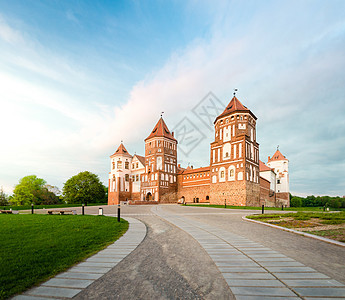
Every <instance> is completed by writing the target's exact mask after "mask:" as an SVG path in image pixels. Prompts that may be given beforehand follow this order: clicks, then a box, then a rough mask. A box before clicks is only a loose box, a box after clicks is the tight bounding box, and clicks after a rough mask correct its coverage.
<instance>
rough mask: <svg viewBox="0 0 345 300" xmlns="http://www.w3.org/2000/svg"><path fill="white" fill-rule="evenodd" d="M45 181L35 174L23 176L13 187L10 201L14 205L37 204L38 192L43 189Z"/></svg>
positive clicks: (38, 201) (38, 200)
mask: <svg viewBox="0 0 345 300" xmlns="http://www.w3.org/2000/svg"><path fill="white" fill-rule="evenodd" d="M45 184H46V181H45V180H44V179H42V178H38V177H37V176H36V175H29V176H25V177H23V178H22V179H20V180H19V183H18V184H17V185H16V186H15V187H14V190H13V197H12V199H11V203H12V204H14V205H30V204H31V203H34V204H39V203H40V202H41V201H40V199H39V197H38V194H39V193H40V192H41V190H42V189H43V187H44V185H45Z"/></svg>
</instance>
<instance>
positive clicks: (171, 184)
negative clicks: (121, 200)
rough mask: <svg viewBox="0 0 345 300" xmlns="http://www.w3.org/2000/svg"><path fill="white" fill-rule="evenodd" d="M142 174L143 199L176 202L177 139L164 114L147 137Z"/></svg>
mask: <svg viewBox="0 0 345 300" xmlns="http://www.w3.org/2000/svg"><path fill="white" fill-rule="evenodd" d="M141 176H142V177H141V182H142V185H141V193H142V199H143V200H151V201H159V202H160V203H162V202H176V200H177V199H176V197H177V196H176V191H177V178H176V176H177V140H176V139H175V138H174V133H173V132H172V133H171V132H170V131H169V129H168V127H167V125H166V124H165V122H164V120H163V117H162V116H161V118H160V119H159V120H158V122H157V124H156V126H155V127H154V128H153V130H152V132H151V133H150V135H149V136H148V137H147V138H146V139H145V173H144V174H142V175H141Z"/></svg>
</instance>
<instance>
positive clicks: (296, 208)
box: [181, 204, 344, 212]
mask: <svg viewBox="0 0 345 300" xmlns="http://www.w3.org/2000/svg"><path fill="white" fill-rule="evenodd" d="M181 205H182V204H181ZM186 206H200V207H213V208H225V207H224V205H214V204H187V205H186ZM226 208H227V209H251V210H261V209H262V207H252V206H232V205H227V206H226ZM266 210H282V208H281V207H265V211H266ZM284 210H286V211H320V212H321V211H323V207H284ZM329 210H330V211H339V210H344V208H337V209H335V208H329Z"/></svg>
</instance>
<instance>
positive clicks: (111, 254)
mask: <svg viewBox="0 0 345 300" xmlns="http://www.w3.org/2000/svg"><path fill="white" fill-rule="evenodd" d="M123 219H125V220H126V221H128V222H129V228H128V230H127V232H126V233H125V234H124V235H123V236H122V237H120V238H119V239H118V240H116V241H115V242H114V243H112V244H111V245H109V246H108V247H106V248H105V249H103V250H101V251H99V252H98V253H96V254H95V255H93V256H91V257H89V258H87V259H86V260H84V261H82V262H80V263H78V264H77V265H75V266H73V267H71V268H69V269H68V270H66V271H65V272H63V273H60V274H57V275H56V276H55V277H53V278H51V279H49V280H47V281H46V282H44V283H42V284H41V285H40V286H38V287H34V288H32V289H29V290H27V291H26V292H24V293H23V294H21V295H17V296H15V297H14V298H12V299H14V300H39V299H71V298H73V297H75V296H76V295H77V294H79V293H80V292H82V291H83V290H84V289H85V288H87V287H88V286H89V285H90V284H92V283H93V282H94V281H96V280H97V279H99V278H100V277H102V276H103V275H105V274H106V273H108V272H109V271H110V270H112V269H113V268H115V267H116V265H117V264H118V263H120V262H121V261H122V260H123V259H124V258H125V257H126V256H128V255H129V254H130V253H132V251H134V250H135V249H136V248H137V247H138V246H139V245H140V243H141V242H142V241H143V240H144V238H145V237H146V233H147V228H146V225H145V224H144V223H143V222H141V221H139V220H137V219H134V218H129V217H124V218H123Z"/></svg>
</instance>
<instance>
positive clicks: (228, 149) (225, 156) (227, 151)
mask: <svg viewBox="0 0 345 300" xmlns="http://www.w3.org/2000/svg"><path fill="white" fill-rule="evenodd" d="M230 155H231V144H230V143H225V144H224V146H223V159H230Z"/></svg>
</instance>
